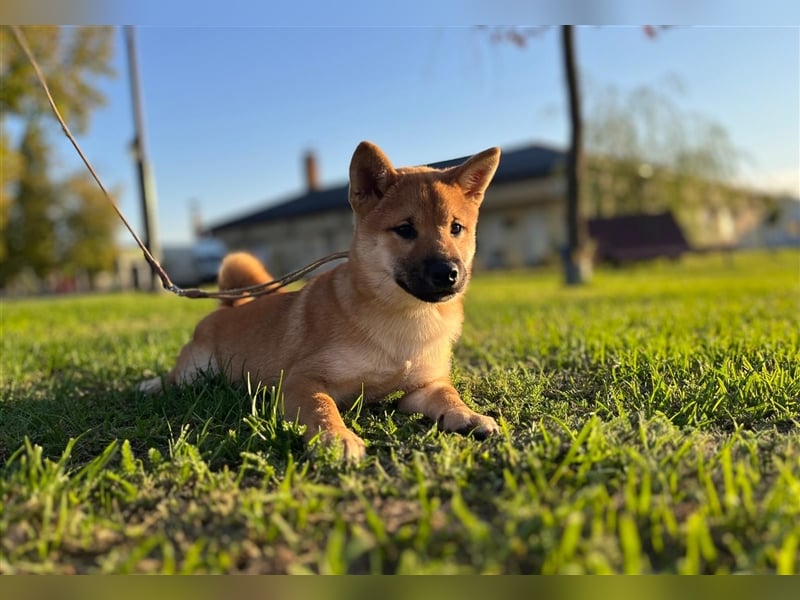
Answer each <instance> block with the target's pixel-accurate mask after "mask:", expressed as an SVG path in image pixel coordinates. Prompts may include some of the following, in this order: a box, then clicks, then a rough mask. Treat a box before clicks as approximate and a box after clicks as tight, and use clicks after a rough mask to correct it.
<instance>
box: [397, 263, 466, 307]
mask: <svg viewBox="0 0 800 600" xmlns="http://www.w3.org/2000/svg"><path fill="white" fill-rule="evenodd" d="M464 271H465V270H464V265H463V264H461V262H460V261H456V260H449V259H446V258H440V257H433V258H427V259H425V260H424V261H422V262H421V263H419V264H417V265H416V266H415V267H414V268H411V269H409V270H405V271H404V272H402V273H398V275H397V276H396V277H395V281H396V282H397V285H399V286H400V287H401V288H403V289H404V290H405V291H406V292H408V293H409V294H411V295H412V296H414V297H416V298H418V299H420V300H422V301H423V302H444V301H446V300H449V299H450V298H452V297H453V296H455V295H456V294H458V293H459V292H460V291H461V290H462V289H463V288H464V282H465V280H466V277H465V276H464Z"/></svg>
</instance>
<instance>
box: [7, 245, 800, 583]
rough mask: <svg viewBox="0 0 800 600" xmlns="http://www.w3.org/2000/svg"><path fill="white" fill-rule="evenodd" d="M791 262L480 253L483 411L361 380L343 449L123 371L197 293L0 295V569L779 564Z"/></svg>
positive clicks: (163, 351) (792, 550)
mask: <svg viewBox="0 0 800 600" xmlns="http://www.w3.org/2000/svg"><path fill="white" fill-rule="evenodd" d="M799 267H800V256H799V255H798V253H797V252H779V253H752V254H736V255H731V256H720V255H709V256H704V257H688V258H686V259H684V260H682V261H680V262H676V263H667V262H665V263H655V264H647V265H641V266H637V267H633V268H626V269H619V270H602V271H600V272H598V273H597V275H596V277H595V280H594V281H593V283H592V284H591V285H589V286H586V287H583V288H580V289H566V288H564V287H563V286H562V285H561V284H560V282H559V279H558V275H557V273H555V272H554V271H547V270H543V271H525V272H512V273H487V274H480V275H478V276H476V278H475V279H474V281H473V283H472V285H471V289H470V292H469V294H468V300H467V317H466V323H465V329H464V336H463V338H462V340H461V341H460V342H459V344H458V345H457V347H456V351H455V359H454V362H453V378H454V382H455V385H456V387H457V389H458V390H459V391H460V392H461V394H462V396H463V397H464V399H465V401H466V402H467V403H468V404H470V405H472V406H473V407H474V408H476V409H478V410H480V411H482V412H485V413H487V414H490V415H492V416H494V417H495V418H497V419H498V421H499V422H500V423H501V427H502V434H501V435H498V436H495V437H494V438H491V439H489V440H486V441H483V442H481V441H476V440H474V439H471V438H465V437H461V436H458V435H453V434H447V433H441V432H439V431H437V429H436V427H435V425H432V424H431V423H430V422H428V421H426V420H424V419H423V418H421V417H419V416H415V415H410V416H409V415H403V414H400V413H398V412H395V410H394V409H393V406H392V403H391V399H389V400H388V401H387V402H386V403H384V404H381V405H377V406H364V407H362V406H358V405H356V406H355V407H354V408H353V409H352V410H351V411H350V412H348V413H347V414H346V415H345V421H346V422H347V423H348V424H349V425H350V426H351V427H352V428H353V429H354V430H355V431H356V432H357V433H358V434H359V435H360V436H361V437H363V438H364V439H365V440H366V441H367V444H368V448H367V453H368V458H367V459H366V460H365V461H364V462H363V463H361V464H359V465H355V466H341V465H339V464H338V463H337V462H336V460H335V459H334V458H333V457H332V456H330V455H328V454H325V453H316V454H309V452H308V450H307V449H306V447H305V445H304V444H303V442H302V439H301V437H300V432H299V429H298V428H297V426H296V425H295V424H293V423H286V422H284V421H283V420H282V418H281V417H280V402H276V401H273V393H274V390H271V389H254V388H250V389H248V388H247V386H240V387H232V386H230V385H228V384H227V383H225V382H224V381H221V380H217V379H209V380H207V381H204V382H203V383H202V384H199V385H196V386H194V387H192V388H183V389H177V390H171V391H169V392H168V393H166V394H165V395H162V396H156V397H145V396H142V395H141V394H139V393H137V392H135V391H133V387H134V385H135V383H136V382H137V381H139V380H140V379H142V378H143V377H145V376H152V375H153V374H157V373H160V372H162V371H164V370H166V369H168V368H169V366H170V365H171V363H172V361H173V359H174V356H175V354H176V352H177V351H178V349H179V348H180V346H181V345H182V343H183V342H184V341H186V339H187V338H188V336H189V335H190V333H191V330H192V328H193V326H194V324H195V323H196V322H197V320H198V319H199V318H200V317H201V316H202V315H203V314H205V313H206V312H208V311H209V310H210V309H211V308H212V307H213V303H211V302H208V301H193V300H187V299H182V298H177V297H174V296H170V295H166V294H162V295H156V296H150V295H141V294H124V295H103V296H94V297H82V298H50V299H35V300H25V301H20V300H14V301H9V300H4V301H3V303H2V363H1V365H2V380H1V381H0V394H2V396H1V397H0V469H2V478H1V479H0V500H1V502H2V504H0V573H142V572H144V573H150V572H156V573H208V572H211V573H219V572H222V573H309V572H311V573H798V572H800V427H799V426H800V288H799V287H798V281H799V280H800V278H799V275H800V270H799Z"/></svg>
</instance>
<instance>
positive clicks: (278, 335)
mask: <svg viewBox="0 0 800 600" xmlns="http://www.w3.org/2000/svg"><path fill="white" fill-rule="evenodd" d="M499 160H500V150H499V149H498V148H490V149H488V150H484V151H483V152H480V153H479V154H476V155H475V156H473V157H471V158H469V159H467V160H466V161H465V162H464V163H462V164H461V165H459V166H456V167H452V168H449V169H433V168H430V167H405V168H395V167H394V166H393V165H392V163H391V162H390V161H389V159H388V158H387V157H386V155H385V154H384V153H383V152H382V151H381V150H380V148H378V147H377V146H375V145H374V144H372V143H370V142H361V144H359V146H358V147H357V148H356V151H355V153H354V154H353V158H352V161H351V163H350V188H349V199H350V205H351V207H352V209H353V212H354V213H355V231H354V234H353V239H352V242H351V244H350V249H349V259H348V261H347V262H345V263H342V264H340V265H339V266H337V267H336V268H334V269H332V270H330V271H327V272H325V273H323V274H321V275H318V276H317V277H315V278H313V279H311V280H310V281H309V282H308V283H307V284H306V285H305V286H304V287H303V288H302V289H301V290H299V291H296V292H283V293H275V294H271V295H266V296H260V297H257V298H244V299H241V300H236V301H223V302H222V305H221V306H220V307H219V308H218V309H217V310H215V311H214V312H212V313H211V314H209V315H208V316H206V317H205V318H204V319H203V320H202V321H200V323H199V324H198V325H197V328H196V329H195V332H194V336H193V338H192V340H191V341H190V342H189V343H188V344H186V345H185V346H184V347H183V349H182V350H181V352H180V355H179V356H178V359H177V363H176V365H175V367H174V368H173V369H172V370H171V371H170V372H169V373H168V374H167V375H166V376H165V377H164V378H161V377H156V378H153V379H148V380H146V381H143V382H142V383H141V384H140V385H139V389H140V390H142V391H144V392H147V393H157V392H159V391H161V390H162V386H163V385H164V384H167V385H175V384H189V383H191V382H192V381H194V380H195V379H196V378H197V377H198V376H199V375H200V373H220V372H222V373H223V374H224V375H225V376H226V377H227V378H228V379H230V380H232V381H239V380H242V379H243V378H245V377H247V376H249V378H250V380H251V381H261V382H262V383H265V384H266V383H269V382H275V381H277V380H278V379H279V377H280V376H281V373H283V393H284V416H285V418H286V419H289V420H295V419H297V421H298V422H299V423H300V424H301V425H305V428H306V429H305V438H306V440H311V439H314V438H315V437H316V436H319V439H320V440H321V441H322V442H323V443H325V444H328V445H340V446H341V447H342V449H343V451H344V456H345V458H346V459H348V460H358V459H360V458H362V457H363V456H364V453H365V445H364V441H363V440H362V439H361V438H360V437H358V436H357V435H356V434H355V433H353V432H352V431H351V430H349V429H348V428H347V427H346V426H345V424H344V422H343V421H342V417H341V415H340V413H339V409H338V407H339V406H349V404H347V403H348V402H350V403H352V401H353V399H354V398H356V397H358V395H359V394H361V393H362V391H363V394H364V400H365V401H366V402H370V401H379V400H381V399H383V398H385V397H386V396H387V395H389V394H392V393H394V392H397V391H401V392H402V393H403V395H402V397H401V398H400V399H399V401H398V403H397V406H398V409H399V410H401V411H403V412H420V413H422V414H424V415H425V416H427V417H429V418H431V419H433V420H435V421H436V422H437V423H438V424H439V426H440V427H441V428H442V429H444V430H446V431H455V432H459V433H470V434H472V435H474V436H476V437H478V438H483V437H486V436H488V435H490V434H493V433H495V432H497V431H498V426H497V423H496V422H495V420H494V419H492V418H491V417H488V416H484V415H481V414H478V413H476V412H475V411H473V410H471V409H470V408H469V407H468V406H467V405H466V404H464V402H463V401H462V400H461V397H460V396H459V394H458V392H457V391H456V390H455V388H454V387H453V386H452V384H451V382H450V358H451V351H452V345H453V343H454V342H455V341H456V340H457V339H458V337H459V336H460V334H461V325H462V322H463V318H464V312H463V305H462V300H463V297H464V292H465V290H466V288H467V284H468V282H469V279H470V274H471V269H472V261H473V257H474V256H475V232H476V226H477V223H478V210H479V208H480V205H481V202H482V201H483V196H484V192H485V191H486V188H487V187H488V185H489V183H490V182H491V180H492V177H493V176H494V173H495V171H496V169H497V165H498V163H499ZM271 279H272V278H271V277H270V275H269V273H268V272H267V271H266V269H265V268H264V267H263V266H262V265H261V263H260V262H259V261H258V260H257V259H256V258H255V257H253V256H251V255H249V254H245V253H234V254H231V255H229V256H227V257H226V258H225V260H224V261H223V263H222V266H221V267H220V273H219V286H220V288H221V289H234V288H239V287H245V286H251V285H257V284H261V283H265V282H267V281H270V280H271Z"/></svg>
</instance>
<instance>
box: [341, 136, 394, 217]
mask: <svg viewBox="0 0 800 600" xmlns="http://www.w3.org/2000/svg"><path fill="white" fill-rule="evenodd" d="M396 175H397V171H395V169H394V167H393V166H392V163H391V161H390V160H389V159H388V158H387V157H386V155H385V154H384V153H383V151H382V150H381V149H380V148H378V147H377V146H376V145H375V144H373V143H372V142H361V143H360V144H359V145H358V147H357V148H356V151H355V152H354V153H353V158H352V160H351V161H350V205H351V206H352V207H353V210H354V211H356V212H360V211H362V210H364V209H365V208H367V207H369V206H371V205H374V204H375V203H376V202H377V201H378V200H380V199H381V198H383V196H384V194H385V193H386V190H388V189H389V187H391V185H392V184H393V183H394V181H395V177H396Z"/></svg>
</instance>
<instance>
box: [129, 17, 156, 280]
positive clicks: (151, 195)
mask: <svg viewBox="0 0 800 600" xmlns="http://www.w3.org/2000/svg"><path fill="white" fill-rule="evenodd" d="M125 41H126V46H127V49H128V73H129V75H130V82H131V101H132V105H133V123H134V131H135V135H134V138H133V142H132V144H131V148H132V150H133V154H134V158H135V160H136V167H137V171H138V175H139V194H140V198H141V203H142V222H143V225H144V240H143V241H144V245H145V246H147V249H148V250H149V251H150V254H152V255H153V257H154V258H155V259H156V260H158V261H160V260H161V244H160V242H159V239H158V217H157V207H158V200H157V197H156V186H155V179H154V178H153V172H152V169H151V167H150V161H149V160H148V158H147V145H146V144H145V133H144V109H143V107H142V92H141V87H140V84H139V81H140V77H139V64H138V62H137V59H136V39H135V36H134V29H133V26H131V25H126V26H125ZM156 280H157V278H156V274H155V273H152V272H151V273H150V276H149V277H148V278H146V281H147V282H148V283H147V284H146V288H147V289H149V290H152V291H155V290H158V289H159V288H158V284H157V283H156ZM142 283H143V282H142Z"/></svg>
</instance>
